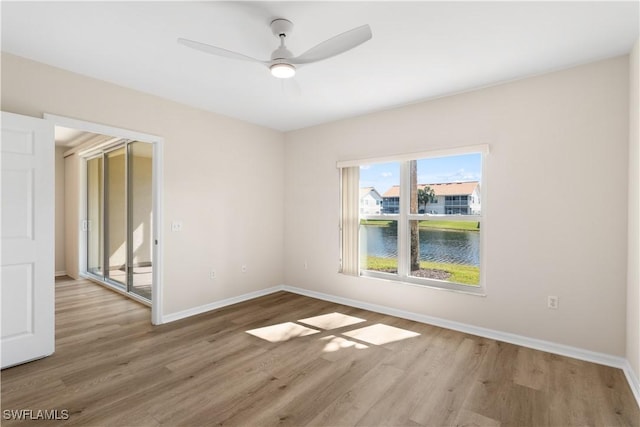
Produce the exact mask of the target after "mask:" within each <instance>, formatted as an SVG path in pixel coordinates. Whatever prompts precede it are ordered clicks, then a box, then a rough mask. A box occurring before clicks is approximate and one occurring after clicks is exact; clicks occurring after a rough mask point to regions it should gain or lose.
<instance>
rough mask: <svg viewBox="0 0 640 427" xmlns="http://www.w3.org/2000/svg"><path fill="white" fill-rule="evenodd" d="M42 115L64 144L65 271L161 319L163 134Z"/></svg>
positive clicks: (61, 145)
mask: <svg viewBox="0 0 640 427" xmlns="http://www.w3.org/2000/svg"><path fill="white" fill-rule="evenodd" d="M45 119H47V120H50V121H53V122H54V124H55V129H56V144H57V148H56V154H57V155H58V151H59V150H64V153H61V154H60V157H63V159H64V160H63V168H64V196H63V198H64V201H63V203H64V229H63V230H64V231H63V237H62V239H63V240H64V242H63V243H62V245H61V246H64V258H65V259H64V266H65V273H66V275H68V276H70V277H72V278H75V279H77V278H79V277H86V278H88V279H91V280H92V281H95V282H98V283H100V284H102V285H104V286H107V287H109V288H111V289H112V290H115V291H117V292H119V293H122V294H125V295H127V296H128V297H129V298H132V299H134V300H136V301H138V302H141V303H143V304H146V305H148V306H151V314H152V316H151V317H152V319H151V320H152V323H154V324H160V323H162V310H161V307H162V305H161V301H162V298H161V297H162V291H161V289H162V288H161V284H162V283H161V274H160V272H161V254H162V252H161V250H160V249H161V239H160V233H161V226H160V224H161V209H160V207H161V206H162V205H161V194H162V192H161V185H160V183H161V182H162V178H161V174H162V169H161V165H162V161H161V159H162V145H163V139H162V138H160V137H157V136H153V135H147V134H142V133H139V132H134V131H129V130H125V129H118V128H112V127H110V126H105V125H100V124H95V123H90V122H84V121H80V120H75V119H70V118H66V117H60V116H55V115H51V114H45ZM65 133H66V134H67V135H71V137H70V140H67V141H66V142H65V141H62V139H63V138H62V137H61V136H60V135H63V134H65ZM61 160H62V159H61ZM56 162H57V163H58V161H56ZM56 244H58V238H56ZM57 255H58V250H56V256H57ZM56 270H58V266H56Z"/></svg>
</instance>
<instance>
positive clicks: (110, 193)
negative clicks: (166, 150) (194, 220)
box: [87, 141, 153, 301]
mask: <svg viewBox="0 0 640 427" xmlns="http://www.w3.org/2000/svg"><path fill="white" fill-rule="evenodd" d="M152 159H153V145H152V144H149V143H144V142H138V141H125V142H122V143H120V144H118V145H116V146H112V147H110V148H109V149H108V150H104V151H103V152H101V153H99V154H98V155H97V156H95V157H92V158H89V159H88V160H87V220H88V221H87V273H88V274H90V275H91V276H94V277H95V278H97V279H99V280H101V281H103V282H104V283H106V284H108V285H111V286H114V287H116V288H118V289H120V290H123V291H126V292H127V293H129V294H132V295H133V296H135V297H140V298H143V299H145V300H148V301H150V300H151V285H152V269H153V261H152V257H151V254H152V253H153V251H152V244H153V238H152V229H153V228H152V222H151V220H152V216H153V211H152V206H153V203H152V202H153V200H152V173H151V171H152V167H151V166H152Z"/></svg>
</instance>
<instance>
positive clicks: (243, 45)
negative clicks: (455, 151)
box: [1, 1, 639, 131]
mask: <svg viewBox="0 0 640 427" xmlns="http://www.w3.org/2000/svg"><path fill="white" fill-rule="evenodd" d="M1 8H2V50H3V51H6V52H10V53H13V54H16V55H20V56H24V57H27V58H31V59H34V60H37V61H40V62H44V63H47V64H51V65H54V66H57V67H60V68H64V69H68V70H71V71H74V72H77V73H80V74H85V75H88V76H92V77H95V78H98V79H102V80H106V81H110V82H113V83H117V84H119V85H122V86H126V87H130V88H134V89H137V90H140V91H143V92H147V93H152V94H156V95H159V96H162V97H165V98H169V99H172V100H176V101H179V102H182V103H185V104H188V105H192V106H195V107H199V108H202V109H205V110H209V111H214V112H217V113H220V114H224V115H227V116H231V117H236V118H239V119H242V120H245V121H248V122H252V123H256V124H260V125H264V126H267V127H270V128H274V129H278V130H283V131H286V130H292V129H298V128H303V127H307V126H312V125H316V124H320V123H324V122H328V121H333V120H339V119H342V118H346V117H352V116H356V115H361V114H365V113H369V112H373V111H379V110H383V109H388V108H391V107H393V106H398V105H403V104H407V103H412V102H417V101H420V100H424V99H429V98H434V97H439V96H443V95H447V94H451V93H455V92H460V91H466V90H470V89H473V88H477V87H481V86H486V85H491V84H495V83H498V82H503V81H507V80H512V79H517V78H521V77H525V76H530V75H535V74H539V73H544V72H547V71H551V70H557V69H561V68H566V67H570V66H573V65H577V64H580V63H585V62H590V61H595V60H599V59H603V58H607V57H612V56H617V55H623V54H626V53H628V52H629V51H630V49H631V47H632V45H633V43H634V42H635V40H637V38H638V21H639V19H638V15H639V2H638V1H631V2H611V1H603V2H526V3H524V2H95V3H94V2H7V1H2V2H1ZM276 17H283V18H287V19H289V20H291V21H293V22H294V24H295V28H294V30H293V33H292V34H291V36H289V37H288V38H287V45H288V47H289V49H290V50H291V51H292V52H293V53H294V55H298V54H300V53H302V52H304V51H306V50H307V49H309V48H310V47H312V46H314V45H316V44H317V43H320V42H322V41H323V40H325V39H327V38H330V37H332V36H334V35H336V34H339V33H341V32H344V31H346V30H349V29H351V28H354V27H356V26H360V25H362V24H369V25H370V26H371V29H372V31H373V39H372V40H370V41H368V42H366V43H365V44H363V45H361V46H359V47H357V48H356V49H354V50H352V51H349V52H347V53H344V54H342V55H340V56H337V57H334V58H331V59H328V60H325V61H323V62H319V63H316V64H311V65H308V66H306V67H304V68H301V69H300V70H299V71H298V74H297V75H296V77H295V78H294V80H295V82H292V81H289V80H288V81H282V80H278V79H275V78H274V77H272V76H271V75H270V74H269V72H268V69H267V68H265V67H263V66H261V65H259V64H254V63H250V62H244V61H234V60H231V59H225V58H218V57H215V56H211V55H207V54H204V53H201V52H198V51H195V50H192V49H189V48H186V47H184V46H181V45H179V44H178V43H176V39H177V38H178V37H184V38H189V39H194V40H198V41H201V42H204V43H208V44H213V45H216V46H220V47H224V48H226V49H230V50H235V51H238V52H241V53H244V54H246V55H249V56H254V57H258V58H264V59H267V58H268V57H269V55H270V53H271V51H272V50H273V49H275V48H276V47H277V44H278V41H277V40H276V38H275V37H274V36H273V35H272V34H271V30H270V28H269V22H270V21H271V20H272V19H273V18H276Z"/></svg>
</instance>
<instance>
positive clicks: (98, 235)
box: [87, 155, 104, 276]
mask: <svg viewBox="0 0 640 427" xmlns="http://www.w3.org/2000/svg"><path fill="white" fill-rule="evenodd" d="M102 184H103V175H102V155H100V156H99V157H94V158H92V159H89V160H87V272H88V273H91V274H94V275H97V276H103V275H104V269H103V266H104V255H103V253H104V252H103V246H104V242H103V239H102V213H103V212H102V207H103V198H104V193H103V188H104V186H103V185H102Z"/></svg>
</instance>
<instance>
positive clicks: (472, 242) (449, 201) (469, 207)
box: [339, 146, 487, 292]
mask: <svg viewBox="0 0 640 427" xmlns="http://www.w3.org/2000/svg"><path fill="white" fill-rule="evenodd" d="M486 151H487V148H486V146H476V147H470V148H469V149H464V150H455V151H451V152H437V153H420V154H416V155H413V156H402V158H399V159H398V160H397V161H393V159H391V160H392V161H389V159H384V160H381V161H379V162H376V161H375V160H367V161H366V162H362V163H363V164H358V162H345V163H346V165H345V166H343V174H344V170H346V169H349V170H351V172H352V173H353V174H355V175H357V176H358V179H357V180H356V179H353V180H352V184H353V183H355V182H357V185H358V187H359V189H362V188H374V189H375V190H376V191H377V192H378V193H379V194H380V195H381V196H382V203H381V206H382V209H381V210H380V212H379V213H377V212H376V213H373V212H372V211H365V212H362V211H361V212H360V214H359V215H358V218H357V219H355V218H352V219H351V221H352V226H351V230H352V231H351V233H352V238H351V239H350V242H351V243H350V245H347V246H345V245H344V242H345V239H344V237H343V239H342V242H343V247H342V254H343V259H344V256H345V254H347V253H350V254H351V259H352V260H357V263H358V265H357V266H352V267H351V270H350V271H351V274H356V275H361V276H369V277H378V278H386V279H391V280H398V281H402V282H408V283H413V284H419V285H427V286H437V287H442V288H447V289H457V290H464V291H469V292H480V291H481V290H482V280H481V277H482V275H481V258H480V256H481V248H482V244H481V237H482V236H481V233H482V232H481V230H482V228H481V223H482V218H483V217H482V203H481V202H482V164H483V155H484V153H486ZM339 166H340V164H339ZM355 175H353V176H355ZM353 176H352V177H353ZM344 191H345V188H344V182H343V201H344ZM352 193H354V194H355V193H357V189H356V191H353V190H352ZM438 200H440V203H438ZM342 219H343V230H344V221H345V220H347V218H346V216H345V212H344V204H343V215H342ZM355 221H357V222H355ZM354 229H357V230H358V231H357V233H358V234H357V236H356V235H355V234H353V233H354ZM354 246H355V247H354ZM355 254H357V256H354V255H355ZM343 272H345V271H344V269H343Z"/></svg>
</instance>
